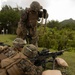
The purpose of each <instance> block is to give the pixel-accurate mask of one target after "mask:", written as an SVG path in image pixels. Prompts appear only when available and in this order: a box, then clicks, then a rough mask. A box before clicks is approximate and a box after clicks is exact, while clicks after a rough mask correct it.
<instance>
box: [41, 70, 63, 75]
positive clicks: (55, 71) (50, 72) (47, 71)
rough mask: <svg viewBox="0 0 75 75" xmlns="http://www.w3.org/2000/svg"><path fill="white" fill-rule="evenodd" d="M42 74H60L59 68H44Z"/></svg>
mask: <svg viewBox="0 0 75 75" xmlns="http://www.w3.org/2000/svg"><path fill="white" fill-rule="evenodd" d="M42 75H62V74H61V72H60V71H59V70H46V71H44V72H43V73H42Z"/></svg>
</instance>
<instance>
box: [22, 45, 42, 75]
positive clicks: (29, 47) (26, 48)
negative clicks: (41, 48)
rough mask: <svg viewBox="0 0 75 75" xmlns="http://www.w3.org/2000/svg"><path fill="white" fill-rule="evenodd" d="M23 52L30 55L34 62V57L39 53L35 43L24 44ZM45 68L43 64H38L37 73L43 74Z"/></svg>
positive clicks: (29, 57) (38, 74)
mask: <svg viewBox="0 0 75 75" xmlns="http://www.w3.org/2000/svg"><path fill="white" fill-rule="evenodd" d="M22 52H23V54H24V55H25V56H27V57H28V59H29V60H30V61H31V62H32V63H33V64H34V60H33V58H34V57H36V55H37V54H38V50H37V47H36V46H34V45H33V44H30V45H27V46H24V48H23V51H22ZM42 71H43V68H42V66H36V72H37V75H42Z"/></svg>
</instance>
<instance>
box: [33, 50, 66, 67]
mask: <svg viewBox="0 0 75 75" xmlns="http://www.w3.org/2000/svg"><path fill="white" fill-rule="evenodd" d="M66 50H67V49H64V50H60V51H56V52H50V51H49V50H48V49H43V50H42V51H41V52H38V55H37V56H36V57H35V58H34V65H36V66H40V65H42V66H43V67H44V68H45V64H46V63H47V62H51V61H52V62H53V64H55V58H56V57H57V56H60V55H62V54H63V52H64V51H66ZM50 57H52V58H53V60H49V61H47V59H49V58H50ZM53 68H54V66H53Z"/></svg>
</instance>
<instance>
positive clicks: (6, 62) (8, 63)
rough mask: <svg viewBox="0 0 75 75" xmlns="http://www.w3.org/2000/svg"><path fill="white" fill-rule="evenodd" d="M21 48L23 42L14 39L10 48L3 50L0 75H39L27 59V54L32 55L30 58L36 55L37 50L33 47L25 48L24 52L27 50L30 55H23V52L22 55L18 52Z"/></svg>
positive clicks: (35, 67)
mask: <svg viewBox="0 0 75 75" xmlns="http://www.w3.org/2000/svg"><path fill="white" fill-rule="evenodd" d="M23 46H24V41H23V40H22V39H20V38H16V39H15V40H14V41H13V47H12V48H9V49H6V50H3V52H2V53H1V54H3V55H4V56H5V58H3V59H1V63H0V64H1V68H0V75H41V74H40V73H41V72H40V71H39V70H38V68H37V66H35V65H34V64H33V63H32V62H31V61H30V59H29V58H28V55H29V54H33V55H32V57H35V56H36V55H37V48H36V47H35V46H33V45H27V46H25V47H24V48H23V49H24V50H25V51H26V52H27V51H28V50H27V49H29V50H30V51H31V53H27V54H28V55H24V54H25V51H24V54H23V53H22V52H21V51H20V48H22V47H23ZM31 46H32V48H31ZM32 49H33V51H32ZM35 49H36V50H35Z"/></svg>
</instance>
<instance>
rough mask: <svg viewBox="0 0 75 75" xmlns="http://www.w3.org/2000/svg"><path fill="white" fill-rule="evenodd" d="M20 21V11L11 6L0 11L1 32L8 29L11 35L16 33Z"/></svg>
mask: <svg viewBox="0 0 75 75" xmlns="http://www.w3.org/2000/svg"><path fill="white" fill-rule="evenodd" d="M19 19H20V11H19V9H18V8H15V9H14V8H12V7H10V6H7V5H5V6H4V7H2V10H1V11H0V26H1V29H0V30H2V29H3V28H5V29H8V31H9V33H15V31H16V27H17V24H18V21H19ZM0 32H1V31H0Z"/></svg>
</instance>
